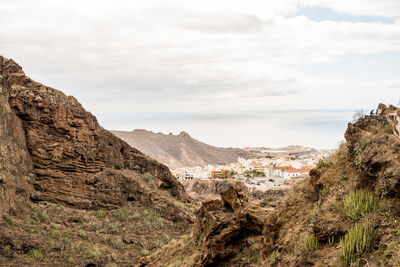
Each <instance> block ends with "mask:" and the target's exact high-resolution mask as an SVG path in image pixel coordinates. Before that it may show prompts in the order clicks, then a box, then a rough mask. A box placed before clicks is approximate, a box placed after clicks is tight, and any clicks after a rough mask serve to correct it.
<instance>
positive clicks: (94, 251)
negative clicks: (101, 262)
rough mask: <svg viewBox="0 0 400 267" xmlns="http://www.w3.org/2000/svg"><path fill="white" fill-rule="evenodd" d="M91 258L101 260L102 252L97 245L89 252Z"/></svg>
mask: <svg viewBox="0 0 400 267" xmlns="http://www.w3.org/2000/svg"><path fill="white" fill-rule="evenodd" d="M89 254H90V256H92V257H93V258H95V259H99V258H100V256H101V250H100V248H99V246H98V245H97V244H95V245H93V247H92V249H91V250H90V252H89Z"/></svg>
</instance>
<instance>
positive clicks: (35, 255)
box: [31, 248, 44, 261]
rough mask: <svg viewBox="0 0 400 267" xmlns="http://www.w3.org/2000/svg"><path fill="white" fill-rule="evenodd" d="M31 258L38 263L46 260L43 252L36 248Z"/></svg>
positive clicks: (32, 251)
mask: <svg viewBox="0 0 400 267" xmlns="http://www.w3.org/2000/svg"><path fill="white" fill-rule="evenodd" d="M31 256H32V257H33V258H34V259H35V260H37V261H42V260H43V259H44V254H43V251H41V250H40V249H38V248H34V249H32V250H31Z"/></svg>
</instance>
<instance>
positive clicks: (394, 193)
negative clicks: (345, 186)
mask: <svg viewBox="0 0 400 267" xmlns="http://www.w3.org/2000/svg"><path fill="white" fill-rule="evenodd" d="M399 121H400V109H398V108H396V107H395V106H392V105H391V106H389V107H387V106H385V105H384V104H379V106H378V109H377V115H372V116H365V117H363V118H360V119H359V120H358V121H357V122H355V123H349V125H348V128H347V130H346V133H345V138H346V141H347V146H348V148H349V150H350V152H351V160H352V161H353V163H354V164H355V165H356V167H357V168H358V170H359V184H360V186H361V185H362V186H366V185H368V186H369V187H370V188H371V189H374V190H375V192H376V193H377V194H378V195H382V196H387V197H400V168H399V162H400V138H399Z"/></svg>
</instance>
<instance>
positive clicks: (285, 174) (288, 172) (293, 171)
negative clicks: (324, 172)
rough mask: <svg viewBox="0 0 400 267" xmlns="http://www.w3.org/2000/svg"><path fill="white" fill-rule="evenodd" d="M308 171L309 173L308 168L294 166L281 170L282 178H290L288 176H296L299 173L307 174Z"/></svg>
mask: <svg viewBox="0 0 400 267" xmlns="http://www.w3.org/2000/svg"><path fill="white" fill-rule="evenodd" d="M309 173H310V169H296V168H293V167H290V168H289V169H286V170H285V171H284V172H283V178H285V179H290V178H293V177H297V176H300V175H307V174H309Z"/></svg>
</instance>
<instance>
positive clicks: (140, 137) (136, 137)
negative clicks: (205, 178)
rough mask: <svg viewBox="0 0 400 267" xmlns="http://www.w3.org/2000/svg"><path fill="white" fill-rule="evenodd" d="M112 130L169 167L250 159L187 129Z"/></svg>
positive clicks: (220, 163)
mask: <svg viewBox="0 0 400 267" xmlns="http://www.w3.org/2000/svg"><path fill="white" fill-rule="evenodd" d="M113 133H114V134H115V135H117V136H118V137H120V138H121V139H123V140H125V141H126V142H128V143H129V144H130V145H132V146H134V147H136V148H138V149H140V151H142V152H143V153H145V154H147V155H149V156H151V157H153V158H155V159H157V160H158V161H160V162H162V163H164V164H166V165H167V166H168V167H170V168H181V167H196V166H206V165H208V164H213V165H225V164H229V163H233V162H237V161H238V158H239V157H242V158H246V159H248V158H251V155H250V153H249V152H247V151H245V150H243V149H239V148H221V147H215V146H210V145H208V144H205V143H202V142H200V141H198V140H196V139H194V138H192V137H191V136H190V135H189V134H188V133H186V132H181V133H180V134H178V135H173V134H169V135H166V134H162V133H153V132H151V131H146V130H138V129H137V130H134V131H132V132H124V131H113Z"/></svg>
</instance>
